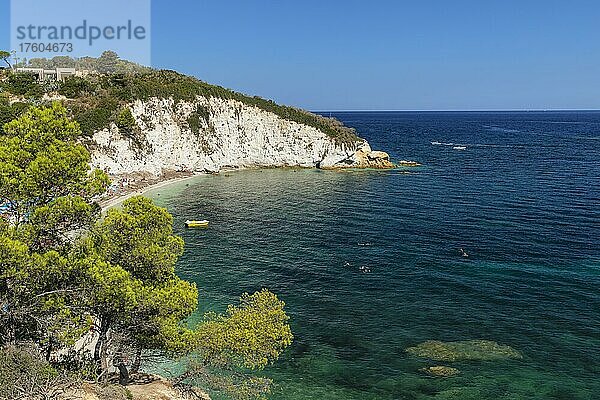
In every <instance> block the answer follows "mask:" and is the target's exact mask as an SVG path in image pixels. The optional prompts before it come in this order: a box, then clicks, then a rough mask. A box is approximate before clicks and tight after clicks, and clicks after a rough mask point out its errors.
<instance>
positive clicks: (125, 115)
mask: <svg viewBox="0 0 600 400" xmlns="http://www.w3.org/2000/svg"><path fill="white" fill-rule="evenodd" d="M116 124H117V127H118V128H119V132H121V133H122V134H123V135H125V136H128V137H131V136H133V135H134V134H135V132H136V131H137V130H138V126H137V124H136V122H135V118H134V117H133V114H131V110H130V109H129V108H124V109H123V110H121V112H120V113H119V115H118V116H117V121H116Z"/></svg>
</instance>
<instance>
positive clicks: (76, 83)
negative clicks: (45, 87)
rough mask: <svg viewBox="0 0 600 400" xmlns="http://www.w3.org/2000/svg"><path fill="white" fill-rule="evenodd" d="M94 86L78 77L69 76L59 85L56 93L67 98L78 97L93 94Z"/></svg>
mask: <svg viewBox="0 0 600 400" xmlns="http://www.w3.org/2000/svg"><path fill="white" fill-rule="evenodd" d="M93 91H94V86H93V85H92V83H91V82H90V81H89V80H86V79H85V78H82V77H79V76H70V77H68V78H67V79H65V81H64V82H62V83H61V84H60V88H59V89H58V93H60V94H62V95H63V96H65V97H68V98H76V97H80V96H82V95H84V94H86V93H93Z"/></svg>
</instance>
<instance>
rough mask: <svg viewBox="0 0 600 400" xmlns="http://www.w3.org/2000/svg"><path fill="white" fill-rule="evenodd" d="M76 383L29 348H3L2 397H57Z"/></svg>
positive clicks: (0, 364)
mask: <svg viewBox="0 0 600 400" xmlns="http://www.w3.org/2000/svg"><path fill="white" fill-rule="evenodd" d="M75 383H76V381H75V380H74V379H72V378H71V377H69V376H67V375H65V374H63V373H60V372H59V371H57V370H56V369H54V368H53V367H52V366H51V365H50V364H49V363H48V362H46V361H45V360H43V359H42V358H41V357H40V355H39V354H38V353H37V352H36V351H35V350H33V348H28V347H7V348H5V349H2V350H0V399H22V398H27V399H39V398H41V399H56V398H58V395H59V394H60V393H61V392H62V391H64V390H65V389H67V388H69V387H71V386H73V385H74V384H75Z"/></svg>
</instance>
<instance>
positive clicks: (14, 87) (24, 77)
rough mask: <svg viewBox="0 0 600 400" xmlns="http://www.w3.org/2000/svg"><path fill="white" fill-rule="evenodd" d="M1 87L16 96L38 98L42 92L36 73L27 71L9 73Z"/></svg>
mask: <svg viewBox="0 0 600 400" xmlns="http://www.w3.org/2000/svg"><path fill="white" fill-rule="evenodd" d="M2 87H3V89H4V90H6V91H8V92H10V93H12V94H14V95H17V96H25V97H33V98H40V97H42V95H43V94H44V91H43V89H42V86H41V85H40V84H39V82H38V80H37V75H35V74H31V73H28V72H24V73H21V72H20V73H14V74H10V75H9V76H8V78H7V79H6V80H5V81H4V82H3V83H2Z"/></svg>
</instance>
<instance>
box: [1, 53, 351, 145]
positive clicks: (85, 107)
mask: <svg viewBox="0 0 600 400" xmlns="http://www.w3.org/2000/svg"><path fill="white" fill-rule="evenodd" d="M67 65H68V66H75V67H77V68H80V69H88V70H90V71H96V72H100V73H102V74H104V75H101V76H99V77H98V76H93V75H92V76H89V77H86V78H74V77H72V78H69V79H67V81H66V82H64V83H62V84H61V85H60V88H59V89H58V90H59V92H60V93H61V94H63V95H65V96H66V97H67V98H69V99H70V100H69V101H68V105H67V107H68V108H69V110H70V111H71V115H72V117H73V118H74V119H75V120H76V121H77V122H79V124H80V125H81V129H82V131H83V133H84V135H87V136H89V135H92V134H93V133H94V132H96V131H98V130H101V129H104V128H108V127H109V126H110V124H111V123H112V122H114V123H115V124H117V125H121V126H123V127H124V128H125V129H126V130H125V132H126V133H130V134H131V133H133V132H135V131H134V130H133V129H132V128H133V127H134V126H133V125H132V124H131V120H130V119H129V118H128V116H127V115H121V114H120V113H119V112H117V110H119V109H120V110H123V109H125V108H126V107H127V106H128V105H129V104H131V103H132V102H133V101H135V100H148V99H150V98H153V97H157V98H172V99H173V101H174V105H176V104H177V103H178V102H181V101H188V102H194V101H196V100H197V98H198V96H203V97H206V98H219V99H225V100H229V99H231V100H236V101H239V102H241V103H243V104H246V105H248V106H253V107H257V108H259V109H261V110H264V111H268V112H272V113H274V114H276V115H278V116H279V117H281V118H284V119H288V120H291V121H295V122H298V123H300V124H304V125H308V126H312V127H314V128H316V129H318V130H320V131H321V132H323V133H325V134H326V135H328V136H329V137H331V138H332V139H334V140H335V141H336V142H337V143H338V144H342V145H344V146H347V147H349V148H354V147H356V145H357V144H358V143H359V142H360V139H359V138H358V137H357V136H356V133H355V131H354V129H352V128H348V127H346V126H344V125H343V124H342V123H341V122H339V121H338V120H336V119H334V118H326V117H323V116H320V115H317V114H313V113H310V112H308V111H305V110H301V109H298V108H295V107H288V106H282V105H278V104H276V103H275V102H273V101H272V100H266V99H263V98H260V97H257V96H254V97H252V96H247V95H244V94H242V93H238V92H235V91H233V90H229V89H225V88H223V87H220V86H216V85H210V84H208V83H206V82H203V81H201V80H198V79H196V78H193V77H190V76H185V75H182V74H179V73H177V72H174V71H168V70H158V71H156V70H151V69H149V68H146V67H141V66H139V65H137V64H134V63H130V62H127V61H124V60H120V59H119V58H118V56H117V55H116V53H114V52H110V51H109V52H105V53H103V54H102V56H101V57H99V58H97V59H96V58H90V57H84V58H81V59H78V60H74V59H71V58H69V57H66V58H65V57H55V58H53V59H51V60H46V59H32V60H30V66H34V67H42V68H55V67H57V66H67ZM12 79H13V80H14V79H17V78H12ZM18 79H20V80H25V82H12V83H11V82H8V83H5V90H6V91H8V92H10V93H12V94H20V95H25V94H27V95H28V96H29V97H36V96H37V97H40V96H41V95H42V94H43V92H44V88H42V87H41V86H40V85H39V84H36V85H33V84H32V83H31V82H29V81H27V79H31V78H27V77H20V78H18ZM51 89H52V88H47V89H46V91H51ZM238 116H239V114H238ZM187 122H188V126H189V127H190V129H191V130H192V132H196V133H197V132H199V131H200V128H201V126H202V122H204V123H206V125H208V127H209V129H211V124H210V110H208V109H206V108H205V107H203V106H201V105H198V106H197V109H196V110H195V111H194V112H193V113H192V114H191V115H190V116H189V118H188V121H187ZM212 129H214V128H212ZM130 138H131V139H132V140H133V141H134V144H135V145H136V146H137V147H139V148H144V146H143V143H142V140H141V139H140V138H139V135H131V136H130Z"/></svg>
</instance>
